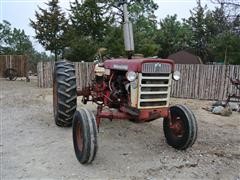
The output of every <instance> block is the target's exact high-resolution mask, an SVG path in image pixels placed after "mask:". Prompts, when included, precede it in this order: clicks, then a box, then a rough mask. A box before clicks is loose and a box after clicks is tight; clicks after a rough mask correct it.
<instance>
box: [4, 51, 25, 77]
mask: <svg viewBox="0 0 240 180" xmlns="http://www.w3.org/2000/svg"><path fill="white" fill-rule="evenodd" d="M8 68H13V69H15V70H16V71H17V75H18V77H27V56H24V55H0V77H4V72H5V71H6V69H8Z"/></svg>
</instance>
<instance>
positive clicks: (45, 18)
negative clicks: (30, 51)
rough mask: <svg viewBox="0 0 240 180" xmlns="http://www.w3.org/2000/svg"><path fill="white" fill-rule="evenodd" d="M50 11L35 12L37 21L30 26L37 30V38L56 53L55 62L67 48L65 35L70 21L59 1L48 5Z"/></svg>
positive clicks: (56, 0) (47, 48)
mask: <svg viewBox="0 0 240 180" xmlns="http://www.w3.org/2000/svg"><path fill="white" fill-rule="evenodd" d="M46 5H47V6H48V9H42V8H40V7H38V8H39V12H35V16H36V21H33V20H30V21H31V22H30V25H31V26H32V27H33V28H34V29H35V33H36V36H35V38H36V39H37V40H38V42H39V43H40V44H41V45H42V46H43V47H44V48H45V49H46V50H49V51H51V52H52V53H54V55H55V61H57V57H58V55H60V54H61V53H63V52H64V48H65V47H66V39H65V36H64V35H65V33H66V30H67V25H68V20H67V19H66V18H65V14H64V13H63V12H62V11H61V9H60V7H59V1H58V0H51V1H49V2H48V3H46Z"/></svg>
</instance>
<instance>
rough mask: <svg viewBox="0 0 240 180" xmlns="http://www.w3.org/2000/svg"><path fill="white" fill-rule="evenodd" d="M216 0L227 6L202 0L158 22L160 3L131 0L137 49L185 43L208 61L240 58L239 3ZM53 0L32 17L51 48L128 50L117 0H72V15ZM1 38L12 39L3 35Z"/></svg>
mask: <svg viewBox="0 0 240 180" xmlns="http://www.w3.org/2000/svg"><path fill="white" fill-rule="evenodd" d="M213 1H216V2H218V3H220V4H221V6H220V7H219V8H216V9H215V10H213V11H210V10H209V9H208V8H207V6H204V5H202V3H201V0H197V1H196V2H197V6H196V7H195V8H194V9H193V10H191V11H190V12H191V16H190V17H189V18H188V19H186V20H183V21H178V20H177V15H173V16H170V15H168V16H167V17H166V18H164V19H162V20H161V21H160V22H158V21H157V19H156V16H155V10H157V9H158V6H157V4H156V3H155V2H154V1H153V0H129V1H128V5H129V6H128V7H129V15H130V20H131V21H132V22H133V29H134V41H135V53H137V54H143V55H144V56H145V57H149V56H156V55H158V56H159V57H161V58H166V57H168V56H169V55H170V54H172V53H175V52H177V51H179V50H184V49H185V50H190V51H191V52H192V53H194V54H196V55H198V56H200V57H201V59H202V61H203V62H204V63H207V62H211V61H217V62H225V63H232V64H240V62H239V60H240V54H239V48H240V47H239V46H240V45H239V44H240V43H239V42H240V41H239V40H240V39H239V38H240V16H239V14H237V13H235V12H234V13H232V12H231V14H234V16H231V17H230V16H229V9H230V7H234V8H235V9H236V10H239V7H240V6H238V4H239V3H237V4H231V2H235V0H213ZM230 1H231V2H230ZM221 2H223V3H221ZM229 2H230V4H229ZM47 5H48V9H47V10H43V9H41V8H39V11H40V12H39V13H36V18H37V21H36V22H33V21H31V25H32V26H33V28H34V29H35V31H36V38H37V39H38V40H39V42H40V44H42V45H43V46H44V47H45V49H46V50H50V51H51V52H53V53H55V55H56V56H57V55H59V54H61V53H63V52H64V51H63V50H64V49H65V54H64V57H66V58H67V59H69V60H71V61H82V60H86V61H92V60H93V59H94V56H95V55H96V53H97V51H98V49H100V48H102V47H104V48H107V50H108V54H109V55H110V56H111V57H119V56H124V55H125V54H126V53H125V51H124V42H123V30H122V23H123V12H122V8H121V7H120V6H118V3H116V1H115V0H105V1H103V0H85V1H84V2H82V1H81V2H79V1H78V0H75V2H72V3H70V10H69V11H70V15H69V19H65V18H64V14H63V13H62V12H61V9H60V8H59V6H58V0H52V1H50V2H49V3H48V4H47ZM68 22H69V23H68ZM0 29H1V26H0ZM8 29H9V28H8V25H7V24H6V25H5V29H4V30H3V29H2V32H4V33H8V31H9V30H8ZM20 33H21V32H19V33H16V34H20ZM0 41H1V42H3V41H7V40H4V36H2V35H0Z"/></svg>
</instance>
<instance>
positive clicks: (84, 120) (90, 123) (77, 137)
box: [73, 108, 98, 164]
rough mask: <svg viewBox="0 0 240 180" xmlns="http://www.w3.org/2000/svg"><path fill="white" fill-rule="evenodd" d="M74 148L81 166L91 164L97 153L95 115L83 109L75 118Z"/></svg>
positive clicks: (76, 113)
mask: <svg viewBox="0 0 240 180" xmlns="http://www.w3.org/2000/svg"><path fill="white" fill-rule="evenodd" d="M73 146H74V150H75V154H76V157H77V159H78V161H79V162H80V163H81V164H90V163H91V162H92V161H93V160H94V158H95V156H96V153H97V148H98V146H97V125H96V120H95V116H94V114H93V113H92V112H91V111H89V110H87V109H85V108H81V109H80V110H79V111H76V112H75V114H74V118H73Z"/></svg>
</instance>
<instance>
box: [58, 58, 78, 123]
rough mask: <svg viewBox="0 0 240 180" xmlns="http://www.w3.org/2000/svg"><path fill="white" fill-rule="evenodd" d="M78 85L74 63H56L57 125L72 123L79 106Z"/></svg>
mask: <svg viewBox="0 0 240 180" xmlns="http://www.w3.org/2000/svg"><path fill="white" fill-rule="evenodd" d="M76 88H77V86H76V77H75V69H74V65H73V64H72V63H70V62H68V61H58V62H56V63H55V68H54V72H53V109H54V118H55V123H56V125H58V126H60V127H68V126H71V125H72V120H73V115H74V113H75V111H76V107H77V89H76Z"/></svg>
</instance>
